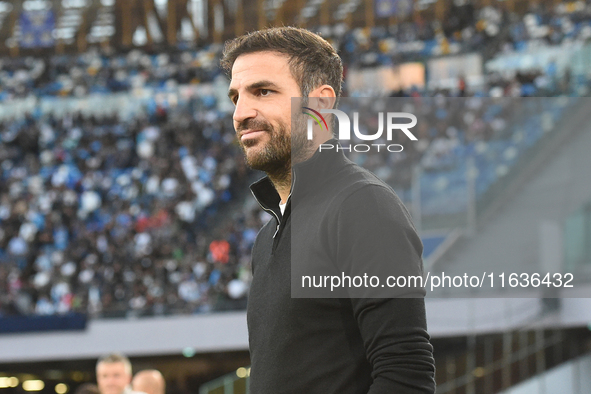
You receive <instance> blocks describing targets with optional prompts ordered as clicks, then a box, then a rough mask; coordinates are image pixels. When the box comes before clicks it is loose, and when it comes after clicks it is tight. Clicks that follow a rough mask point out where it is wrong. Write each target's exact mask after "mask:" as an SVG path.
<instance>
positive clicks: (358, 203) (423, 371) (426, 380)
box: [333, 184, 435, 394]
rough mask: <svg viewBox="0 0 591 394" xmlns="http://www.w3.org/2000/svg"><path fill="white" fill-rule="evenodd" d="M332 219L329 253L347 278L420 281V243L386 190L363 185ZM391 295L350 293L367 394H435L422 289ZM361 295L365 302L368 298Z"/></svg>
mask: <svg viewBox="0 0 591 394" xmlns="http://www.w3.org/2000/svg"><path fill="white" fill-rule="evenodd" d="M337 216H338V225H337V228H338V234H336V235H337V236H336V237H333V240H335V242H337V244H336V245H334V246H336V248H335V249H336V250H334V249H333V250H334V251H335V252H336V253H337V256H336V259H337V260H336V261H338V262H339V265H341V267H340V268H342V269H343V270H349V272H351V273H352V274H359V275H361V274H363V273H366V274H367V275H368V276H373V275H375V276H378V277H379V279H380V284H383V283H384V281H385V279H386V277H384V275H386V274H388V275H393V276H400V275H403V276H407V277H408V276H415V275H421V276H422V274H423V265H422V258H421V255H422V250H423V246H422V243H421V240H420V238H419V236H418V235H417V233H416V231H415V229H414V226H413V225H412V222H411V219H410V215H409V214H408V211H407V210H406V208H405V207H404V205H403V204H402V202H401V201H400V199H399V198H398V197H397V196H396V195H395V194H394V192H393V191H392V190H391V189H389V188H388V187H386V186H382V185H375V184H374V185H368V186H365V187H363V188H361V189H359V190H357V191H355V192H354V193H352V194H351V195H350V196H349V197H347V198H346V199H345V200H344V202H343V204H342V205H341V207H340V208H339V213H338V215H337ZM379 287H380V288H381V285H380V286H379ZM386 289H387V287H386ZM396 290H397V292H396V293H389V295H388V297H387V298H366V297H364V296H359V295H358V294H359V293H356V294H355V293H354V294H353V296H354V297H358V298H352V299H351V305H352V309H353V313H354V316H355V319H356V321H357V324H358V326H359V331H360V333H361V336H362V339H363V344H364V347H365V350H366V355H367V359H368V361H369V362H370V364H371V366H372V378H373V384H372V386H371V388H370V390H369V393H368V394H390V393H405V394H407V393H409V394H412V393H435V361H434V359H433V347H432V346H431V343H430V341H429V340H430V338H429V334H428V333H427V323H426V315H425V301H424V294H425V293H424V290H423V288H422V287H414V288H401V289H396ZM374 294H375V293H374ZM367 295H368V297H371V296H372V293H371V292H368V293H367ZM361 297H363V298H361Z"/></svg>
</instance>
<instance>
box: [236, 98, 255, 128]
mask: <svg viewBox="0 0 591 394" xmlns="http://www.w3.org/2000/svg"><path fill="white" fill-rule="evenodd" d="M256 116H257V111H256V108H255V107H254V105H253V103H252V101H251V100H249V99H248V98H246V97H240V98H238V100H237V101H236V108H234V115H233V119H234V122H235V125H236V124H240V123H242V122H244V121H245V120H246V119H249V118H256Z"/></svg>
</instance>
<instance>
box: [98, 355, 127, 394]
mask: <svg viewBox="0 0 591 394" xmlns="http://www.w3.org/2000/svg"><path fill="white" fill-rule="evenodd" d="M96 382H97V386H98V389H99V392H100V394H124V393H125V394H131V393H133V392H132V391H131V387H130V383H131V363H130V362H129V359H128V358H127V357H125V356H124V355H122V354H118V353H112V354H108V355H105V356H102V357H101V358H99V360H98V362H97V363H96Z"/></svg>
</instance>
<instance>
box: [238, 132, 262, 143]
mask: <svg viewBox="0 0 591 394" xmlns="http://www.w3.org/2000/svg"><path fill="white" fill-rule="evenodd" d="M263 133H265V131H264V130H244V131H243V132H242V133H240V140H241V141H244V140H246V139H253V138H257V137H260V136H261V135H262V134H263Z"/></svg>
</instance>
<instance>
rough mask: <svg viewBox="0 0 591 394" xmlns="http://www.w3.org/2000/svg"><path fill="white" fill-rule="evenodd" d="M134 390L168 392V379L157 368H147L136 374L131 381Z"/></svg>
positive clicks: (147, 393) (149, 392) (151, 392)
mask: <svg viewBox="0 0 591 394" xmlns="http://www.w3.org/2000/svg"><path fill="white" fill-rule="evenodd" d="M131 387H132V388H133V390H134V391H140V392H144V393H146V394H164V393H165V392H166V381H165V380H164V377H163V376H162V374H161V373H160V371H158V370H156V369H147V370H144V371H140V372H138V373H136V374H135V376H134V377H133V380H132V381H131Z"/></svg>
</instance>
